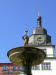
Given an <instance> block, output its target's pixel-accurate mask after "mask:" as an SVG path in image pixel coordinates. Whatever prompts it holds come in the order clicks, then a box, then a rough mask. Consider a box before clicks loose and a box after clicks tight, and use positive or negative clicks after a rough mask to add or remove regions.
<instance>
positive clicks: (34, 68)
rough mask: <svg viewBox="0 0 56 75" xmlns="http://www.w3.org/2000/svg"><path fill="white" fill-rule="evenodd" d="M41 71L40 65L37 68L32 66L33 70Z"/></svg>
mask: <svg viewBox="0 0 56 75" xmlns="http://www.w3.org/2000/svg"><path fill="white" fill-rule="evenodd" d="M39 69H40V67H39V65H37V66H32V70H39Z"/></svg>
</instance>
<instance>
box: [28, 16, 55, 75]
mask: <svg viewBox="0 0 56 75" xmlns="http://www.w3.org/2000/svg"><path fill="white" fill-rule="evenodd" d="M41 19H42V18H41V16H38V18H37V23H38V27H36V28H35V29H34V30H33V34H32V35H31V36H30V37H29V43H28V44H29V45H30V46H35V47H36V48H40V49H42V50H43V51H44V52H45V53H46V55H47V57H46V59H45V60H44V61H43V63H41V64H40V65H37V66H33V67H32V74H33V75H50V74H51V75H53V74H54V75H56V57H55V56H54V50H55V45H52V43H51V36H50V35H48V34H47V30H46V29H44V28H43V27H42V24H41Z"/></svg>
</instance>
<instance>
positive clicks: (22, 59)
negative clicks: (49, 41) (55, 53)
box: [7, 31, 46, 75]
mask: <svg viewBox="0 0 56 75" xmlns="http://www.w3.org/2000/svg"><path fill="white" fill-rule="evenodd" d="M25 32H26V35H24V36H23V37H22V38H23V40H24V46H22V47H17V48H13V49H11V50H9V51H8V53H7V56H8V57H9V59H10V61H11V62H12V63H14V64H16V65H19V66H23V67H24V74H26V75H32V74H31V67H32V66H35V65H39V64H41V63H42V62H43V61H44V59H45V58H46V53H45V52H44V51H43V50H41V49H39V48H35V47H33V46H29V45H28V41H29V37H28V36H27V32H28V31H25Z"/></svg>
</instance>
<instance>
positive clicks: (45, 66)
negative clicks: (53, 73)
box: [42, 63, 51, 70]
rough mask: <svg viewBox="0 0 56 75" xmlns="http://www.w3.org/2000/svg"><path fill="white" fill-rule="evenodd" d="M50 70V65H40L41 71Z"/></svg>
mask: <svg viewBox="0 0 56 75" xmlns="http://www.w3.org/2000/svg"><path fill="white" fill-rule="evenodd" d="M50 69H51V65H50V63H43V64H42V70H50Z"/></svg>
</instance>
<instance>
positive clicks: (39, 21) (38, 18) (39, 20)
mask: <svg viewBox="0 0 56 75" xmlns="http://www.w3.org/2000/svg"><path fill="white" fill-rule="evenodd" d="M37 23H38V27H41V26H42V25H41V16H40V11H39V9H38V17H37Z"/></svg>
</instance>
